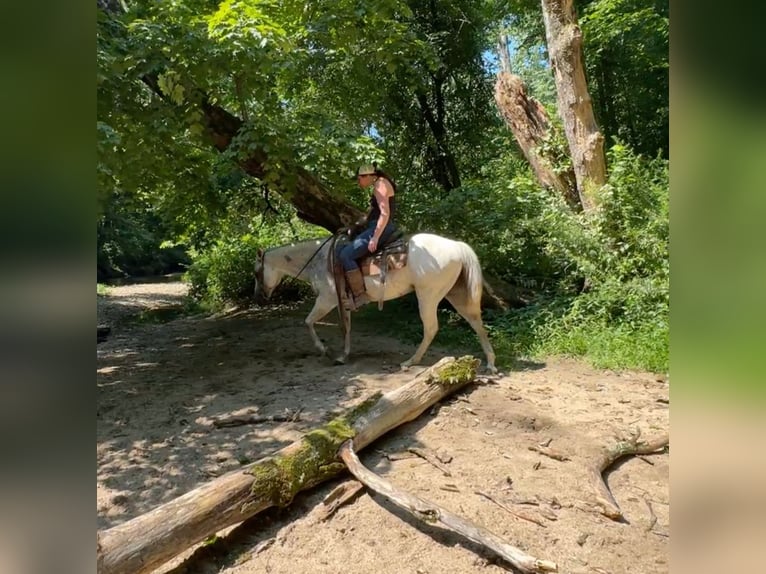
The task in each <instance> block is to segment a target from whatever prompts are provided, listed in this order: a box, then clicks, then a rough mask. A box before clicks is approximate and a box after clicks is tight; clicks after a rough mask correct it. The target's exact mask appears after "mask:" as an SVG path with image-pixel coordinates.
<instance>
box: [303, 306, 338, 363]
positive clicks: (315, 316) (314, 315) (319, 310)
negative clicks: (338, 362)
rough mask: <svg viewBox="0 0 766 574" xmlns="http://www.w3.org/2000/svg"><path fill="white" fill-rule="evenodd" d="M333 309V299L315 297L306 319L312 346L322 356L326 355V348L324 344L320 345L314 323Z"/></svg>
mask: <svg viewBox="0 0 766 574" xmlns="http://www.w3.org/2000/svg"><path fill="white" fill-rule="evenodd" d="M334 307H335V300H334V299H325V298H323V297H317V300H316V301H314V307H313V308H312V309H311V312H310V313H309V314H308V316H307V317H306V326H307V327H308V328H309V333H310V334H311V340H312V341H314V346H315V347H316V348H317V349H318V350H319V352H320V353H321V354H322V355H326V354H327V347H325V345H324V343H322V341H321V340H320V339H319V336H318V335H317V332H316V329H314V323H316V322H317V321H319V320H320V319H321V318H322V317H324V316H325V315H327V313H329V312H330V311H332V309H333V308H334Z"/></svg>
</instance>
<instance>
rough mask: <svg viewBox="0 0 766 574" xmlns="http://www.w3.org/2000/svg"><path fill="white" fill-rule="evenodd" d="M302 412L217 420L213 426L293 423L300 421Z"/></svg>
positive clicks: (299, 410)
mask: <svg viewBox="0 0 766 574" xmlns="http://www.w3.org/2000/svg"><path fill="white" fill-rule="evenodd" d="M302 410H303V408H300V409H298V410H297V411H295V412H293V413H285V414H283V415H246V416H233V417H225V418H219V419H216V420H214V421H213V426H214V427H216V428H226V427H239V426H243V425H257V424H261V423H293V422H296V421H298V420H300V414H301V411H302Z"/></svg>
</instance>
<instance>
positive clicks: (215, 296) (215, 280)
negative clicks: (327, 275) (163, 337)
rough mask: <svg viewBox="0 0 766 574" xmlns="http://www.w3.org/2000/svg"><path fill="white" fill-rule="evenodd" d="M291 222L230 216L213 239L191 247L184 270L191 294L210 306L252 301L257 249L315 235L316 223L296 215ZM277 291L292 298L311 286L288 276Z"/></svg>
mask: <svg viewBox="0 0 766 574" xmlns="http://www.w3.org/2000/svg"><path fill="white" fill-rule="evenodd" d="M290 225H291V226H288V225H284V223H283V224H282V225H279V224H275V223H274V222H273V221H271V222H270V221H269V220H268V219H265V218H264V217H263V216H254V217H253V218H252V219H251V221H250V222H248V223H244V224H243V223H242V222H241V221H240V222H239V223H237V222H236V220H235V219H232V220H229V221H228V227H223V228H222V229H221V231H220V232H219V233H218V234H217V235H216V236H215V237H216V238H215V240H214V241H212V242H210V243H206V244H205V245H204V247H199V248H195V249H192V250H191V257H192V264H191V265H190V267H189V270H188V272H187V274H186V278H187V280H188V281H189V283H190V287H189V294H190V296H191V297H192V298H193V299H195V300H198V301H202V302H204V303H205V304H206V305H207V306H208V307H210V308H213V309H217V308H221V307H222V306H223V305H225V304H228V303H235V304H240V303H245V302H249V301H252V300H253V297H254V288H255V263H256V261H257V258H258V250H259V249H268V248H269V247H274V246H277V245H282V244H285V243H289V242H290V241H296V240H302V239H307V238H309V237H314V236H316V235H317V230H316V228H315V227H313V226H310V225H308V224H306V223H303V222H301V221H299V220H297V219H294V220H292V221H290ZM279 291H280V292H281V293H282V297H284V298H286V299H292V300H295V299H298V298H301V297H305V296H306V295H308V294H309V293H310V292H311V289H310V288H309V287H308V286H307V285H305V284H303V283H300V282H298V281H294V280H290V279H287V280H285V282H284V285H282V286H280V289H279ZM277 297H278V296H277Z"/></svg>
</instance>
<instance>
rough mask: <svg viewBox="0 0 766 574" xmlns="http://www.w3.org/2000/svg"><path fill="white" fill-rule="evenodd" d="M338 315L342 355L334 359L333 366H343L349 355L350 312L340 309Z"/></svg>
mask: <svg viewBox="0 0 766 574" xmlns="http://www.w3.org/2000/svg"><path fill="white" fill-rule="evenodd" d="M340 314H341V318H342V319H341V320H342V321H343V355H341V356H340V357H338V358H337V359H335V364H336V365H345V364H346V361H347V360H348V356H349V354H350V353H351V311H349V310H348V309H341V311H340Z"/></svg>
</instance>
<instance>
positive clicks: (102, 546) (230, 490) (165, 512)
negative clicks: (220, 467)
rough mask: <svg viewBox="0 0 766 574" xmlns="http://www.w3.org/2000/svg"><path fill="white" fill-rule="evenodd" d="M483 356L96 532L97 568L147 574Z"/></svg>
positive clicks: (455, 362)
mask: <svg viewBox="0 0 766 574" xmlns="http://www.w3.org/2000/svg"><path fill="white" fill-rule="evenodd" d="M478 365H479V360H478V359H475V358H473V357H470V356H465V357H461V358H459V359H455V358H453V357H445V358H444V359H442V360H440V361H439V362H437V363H436V364H435V365H434V366H433V367H431V368H429V369H426V370H425V371H423V372H421V373H420V374H419V375H417V376H416V377H415V378H414V379H413V380H412V381H410V382H409V383H407V384H406V385H403V386H401V387H399V388H398V389H395V390H393V391H390V392H388V393H385V394H380V393H378V394H376V395H373V396H372V397H370V398H369V399H367V400H366V401H364V402H363V403H362V404H360V405H358V406H357V407H354V408H352V409H349V410H348V411H346V413H344V414H343V415H341V416H339V417H337V418H335V419H334V420H332V421H331V422H329V423H327V424H326V425H325V426H323V427H320V428H319V429H316V430H314V431H311V432H309V433H307V434H306V435H304V436H303V438H301V439H300V440H298V441H296V442H294V443H292V444H290V445H288V446H286V447H285V448H283V449H281V450H279V451H277V452H276V453H275V454H274V455H273V456H269V457H265V458H262V459H260V460H258V461H256V462H254V463H252V464H249V465H247V466H246V467H245V468H243V469H239V470H235V471H232V472H229V473H227V474H224V475H222V476H220V477H218V478H217V479H215V480H213V481H212V482H209V483H207V484H204V485H202V486H199V487H197V488H195V489H193V490H191V491H189V492H187V493H186V494H184V495H182V496H179V497H178V498H176V499H174V500H171V501H169V502H166V503H165V504H162V505H160V506H158V507H157V508H155V509H154V510H151V511H149V512H147V513H145V514H142V515H140V516H137V517H135V518H133V519H131V520H128V521H127V522H124V523H123V524H118V525H117V526H113V527H112V528H109V529H107V530H102V531H100V532H98V533H97V554H96V556H97V571H98V574H144V573H146V572H150V571H152V570H154V569H156V568H157V567H159V566H160V565H161V564H163V563H164V562H166V561H168V560H170V559H171V558H173V557H174V556H176V555H177V554H179V553H180V552H183V551H184V550H186V549H187V548H189V547H191V546H192V545H194V544H196V543H197V542H200V541H202V540H204V539H205V538H207V537H208V536H210V535H212V534H215V533H216V532H218V531H220V530H222V529H223V528H226V527H227V526H231V525H234V524H238V523H240V522H242V521H244V520H246V519H248V518H250V517H252V516H254V515H256V514H258V513H259V512H262V511H263V510H265V509H267V508H270V507H272V506H286V505H288V504H289V503H290V502H291V501H292V499H293V497H294V496H295V495H296V494H297V493H298V492H300V491H302V490H306V489H309V488H311V487H314V486H316V485H317V484H320V483H321V482H323V481H325V480H328V479H330V478H332V477H334V476H336V475H338V474H339V473H340V472H341V471H343V470H344V469H345V466H344V465H343V463H342V462H340V460H339V458H338V449H339V448H340V446H341V444H343V443H344V442H345V441H346V440H348V439H353V441H354V447H355V448H356V449H362V448H364V447H365V446H367V445H369V444H370V443H371V442H373V441H374V440H375V439H377V438H379V437H381V436H382V435H384V434H385V433H387V432H388V431H390V430H391V429H393V428H396V427H397V426H399V425H401V424H404V423H406V422H409V421H411V420H413V419H415V418H417V417H418V416H419V415H420V414H421V413H422V412H423V411H425V410H426V409H428V408H429V407H430V406H431V405H433V404H434V403H436V402H437V401H439V400H441V399H442V398H444V397H446V396H448V395H450V394H451V393H453V392H455V391H457V390H458V389H460V388H462V387H464V386H465V385H467V384H468V383H470V382H473V381H474V380H475V378H476V369H477V367H478Z"/></svg>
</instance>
